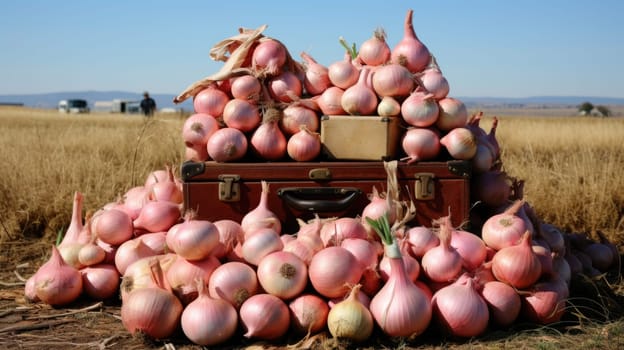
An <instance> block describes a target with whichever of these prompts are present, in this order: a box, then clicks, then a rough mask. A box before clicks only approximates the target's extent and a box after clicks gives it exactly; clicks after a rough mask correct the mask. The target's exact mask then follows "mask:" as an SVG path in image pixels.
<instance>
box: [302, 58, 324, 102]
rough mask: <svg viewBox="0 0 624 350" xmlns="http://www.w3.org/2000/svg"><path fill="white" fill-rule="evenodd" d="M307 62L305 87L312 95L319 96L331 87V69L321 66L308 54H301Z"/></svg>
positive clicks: (304, 79)
mask: <svg viewBox="0 0 624 350" xmlns="http://www.w3.org/2000/svg"><path fill="white" fill-rule="evenodd" d="M300 56H301V58H303V61H304V62H305V76H304V78H303V86H304V87H305V90H306V91H307V92H308V94H310V95H319V94H321V93H323V91H325V90H327V89H328V88H329V87H330V86H331V81H330V80H329V69H328V68H327V67H325V66H323V65H322V64H319V63H318V62H317V61H316V60H315V59H314V58H312V56H310V55H309V54H308V53H306V52H302V53H301V54H300Z"/></svg>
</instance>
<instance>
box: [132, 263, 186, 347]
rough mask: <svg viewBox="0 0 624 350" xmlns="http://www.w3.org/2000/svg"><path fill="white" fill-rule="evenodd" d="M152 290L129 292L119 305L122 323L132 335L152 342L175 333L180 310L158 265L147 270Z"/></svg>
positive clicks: (143, 289)
mask: <svg viewBox="0 0 624 350" xmlns="http://www.w3.org/2000/svg"><path fill="white" fill-rule="evenodd" d="M150 270H151V277H152V280H153V281H154V286H152V287H146V288H140V289H135V290H133V291H131V292H130V293H129V294H128V296H127V297H126V299H125V300H124V301H123V303H122V304H121V322H122V324H123V326H124V327H125V328H126V330H128V332H130V333H131V334H133V335H134V334H135V333H137V332H141V333H143V334H145V335H148V336H150V337H152V338H155V339H163V338H167V337H169V336H170V335H172V334H173V332H175V330H176V329H177V327H178V325H179V323H180V316H181V315H182V310H183V306H182V303H180V301H179V300H178V298H176V297H175V295H173V293H171V291H170V289H169V288H168V285H167V284H166V281H165V279H164V277H163V271H162V269H161V268H160V265H159V264H152V265H151V267H150Z"/></svg>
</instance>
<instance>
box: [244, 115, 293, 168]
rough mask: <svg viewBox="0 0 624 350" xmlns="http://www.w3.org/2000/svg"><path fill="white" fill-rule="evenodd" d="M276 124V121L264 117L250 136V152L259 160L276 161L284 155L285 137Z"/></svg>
mask: <svg viewBox="0 0 624 350" xmlns="http://www.w3.org/2000/svg"><path fill="white" fill-rule="evenodd" d="M277 123H278V121H277V120H276V119H270V118H266V117H265V121H264V122H263V123H262V124H261V125H260V126H259V127H258V128H257V129H256V130H255V131H254V133H253V135H252V136H251V140H250V146H251V150H252V151H253V153H254V154H255V155H256V156H258V157H260V158H261V159H264V160H272V161H276V160H280V159H281V158H283V157H284V156H285V155H286V137H285V136H284V133H282V131H281V130H280V128H279V126H278V124H277Z"/></svg>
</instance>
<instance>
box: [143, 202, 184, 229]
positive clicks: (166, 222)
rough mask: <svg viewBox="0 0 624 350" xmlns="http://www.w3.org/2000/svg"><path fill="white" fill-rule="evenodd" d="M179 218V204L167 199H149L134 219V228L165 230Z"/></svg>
mask: <svg viewBox="0 0 624 350" xmlns="http://www.w3.org/2000/svg"><path fill="white" fill-rule="evenodd" d="M179 220H180V206H179V205H178V204H176V203H173V202H169V201H149V202H147V203H145V204H144V205H143V208H141V212H140V213H139V216H138V217H137V218H136V219H134V221H133V225H134V228H135V230H136V229H139V230H144V231H147V232H159V231H167V230H169V229H170V228H171V226H173V225H175V224H176V223H177V222H178V221H179Z"/></svg>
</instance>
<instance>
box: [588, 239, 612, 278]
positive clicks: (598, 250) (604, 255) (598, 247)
mask: <svg viewBox="0 0 624 350" xmlns="http://www.w3.org/2000/svg"><path fill="white" fill-rule="evenodd" d="M583 252H585V254H587V255H588V256H589V257H590V258H591V262H592V266H593V267H595V268H596V269H598V270H599V271H601V272H606V271H608V270H609V268H610V267H611V265H613V263H614V261H615V259H619V256H613V251H612V250H611V248H610V247H609V246H608V245H606V244H604V243H600V242H594V243H591V244H589V245H588V246H587V247H585V249H584V250H583Z"/></svg>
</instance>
